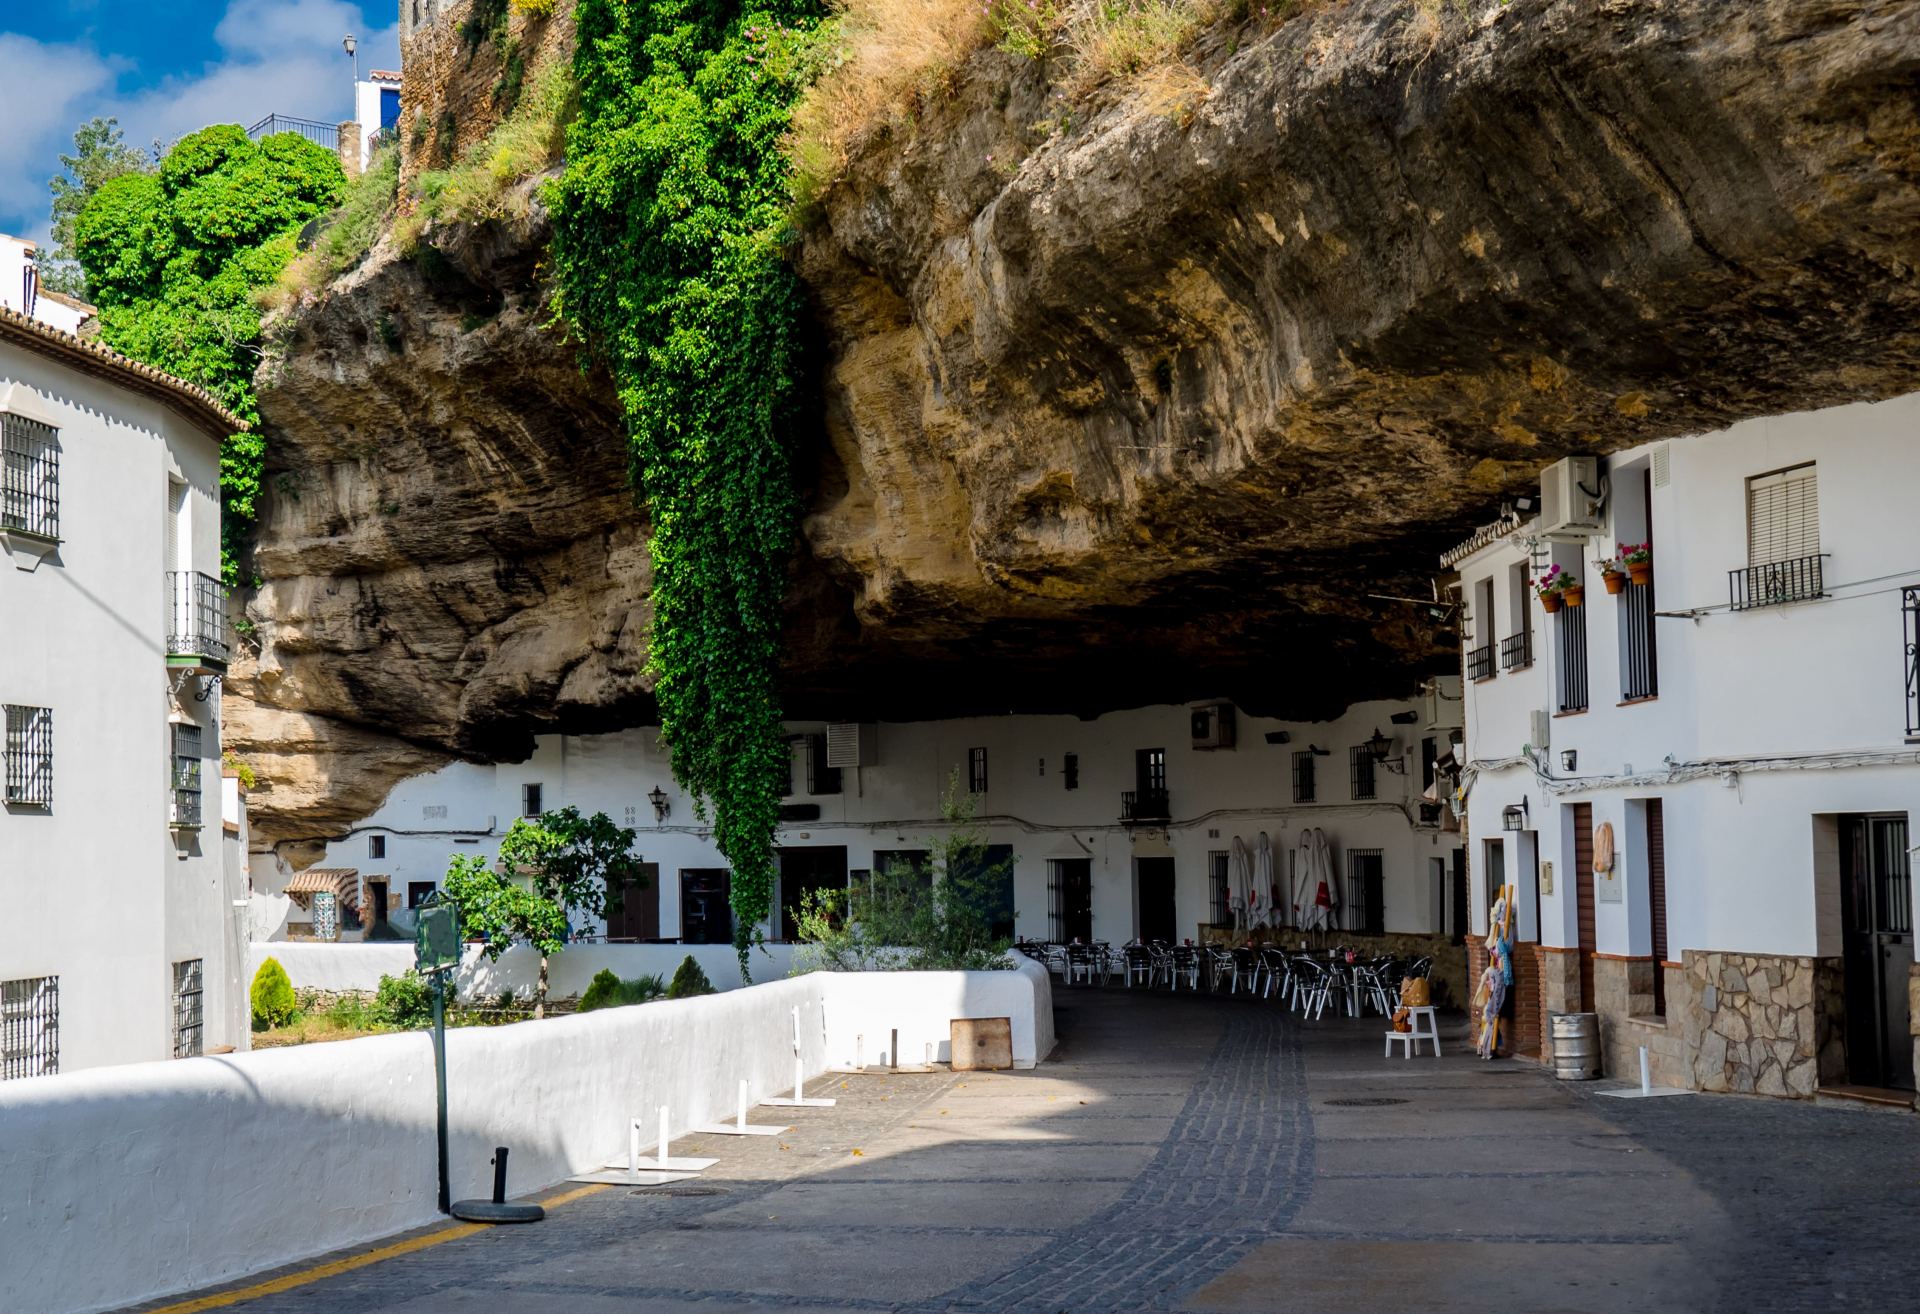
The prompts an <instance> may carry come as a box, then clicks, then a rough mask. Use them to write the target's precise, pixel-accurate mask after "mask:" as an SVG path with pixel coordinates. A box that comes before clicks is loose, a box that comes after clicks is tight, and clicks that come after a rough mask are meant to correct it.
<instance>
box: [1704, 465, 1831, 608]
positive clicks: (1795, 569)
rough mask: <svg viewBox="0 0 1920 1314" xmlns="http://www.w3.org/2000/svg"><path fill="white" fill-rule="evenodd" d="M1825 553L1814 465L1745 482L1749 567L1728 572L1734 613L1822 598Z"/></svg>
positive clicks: (1794, 468) (1729, 590) (1777, 471)
mask: <svg viewBox="0 0 1920 1314" xmlns="http://www.w3.org/2000/svg"><path fill="white" fill-rule="evenodd" d="M1825 557H1826V554H1825V553H1823V552H1821V551H1820V493H1819V484H1818V482H1817V480H1816V479H1815V468H1814V466H1813V464H1812V463H1808V464H1806V465H1797V466H1794V467H1793V468H1791V469H1788V470H1775V471H1773V472H1772V473H1771V474H1764V475H1755V476H1754V477H1753V478H1751V479H1749V480H1747V566H1746V569H1744V570H1734V571H1729V572H1728V573H1727V574H1728V595H1729V602H1730V604H1731V606H1732V607H1733V609H1734V610H1735V611H1745V610H1748V609H1749V608H1752V607H1776V606H1779V605H1781V604H1782V603H1787V602H1800V601H1804V600H1805V599H1808V598H1818V597H1823V596H1824V579H1823V575H1824V573H1825V572H1824V570H1823V564H1824V561H1825Z"/></svg>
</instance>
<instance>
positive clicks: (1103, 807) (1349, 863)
mask: <svg viewBox="0 0 1920 1314" xmlns="http://www.w3.org/2000/svg"><path fill="white" fill-rule="evenodd" d="M1455 692H1456V693H1457V690H1456V691H1455ZM1433 705H1434V706H1436V707H1439V708H1442V709H1446V710H1445V711H1443V713H1442V716H1441V718H1440V719H1441V720H1443V721H1445V722H1457V710H1458V708H1459V703H1458V701H1457V700H1456V701H1452V702H1447V701H1445V700H1433ZM1223 722H1224V723H1225V724H1226V725H1227V726H1229V727H1231V729H1230V731H1229V732H1228V734H1227V735H1222V733H1221V731H1220V726H1221V724H1222V723H1223ZM788 729H789V731H790V732H791V736H792V739H791V742H792V743H793V746H794V756H793V768H792V770H793V776H792V781H791V794H790V796H789V800H788V817H789V818H790V819H789V820H788V822H787V824H786V825H785V826H784V827H783V829H782V831H781V832H780V834H779V836H778V843H779V845H780V861H781V888H780V894H779V897H778V899H777V906H780V907H782V908H783V909H786V908H791V906H793V905H794V904H796V903H797V902H798V899H799V895H800V892H801V891H802V890H804V889H806V888H808V887H811V886H823V885H824V886H844V885H845V884H846V883H847V881H848V879H849V875H850V873H856V872H860V871H863V870H864V871H871V870H874V869H876V868H880V869H884V868H885V867H886V866H887V865H888V863H889V856H890V855H892V856H894V857H896V858H898V859H899V860H900V861H902V862H906V863H910V864H911V863H914V862H917V861H919V860H922V858H923V855H924V853H925V851H926V850H927V848H928V837H930V836H938V835H941V834H944V833H946V832H947V830H948V827H946V826H944V825H942V824H941V822H940V819H939V818H940V812H939V804H940V797H941V793H942V791H943V790H945V789H946V788H947V787H948V785H949V783H950V782H951V780H952V779H953V778H954V777H953V773H954V772H955V771H956V770H957V771H958V772H959V781H960V784H961V788H962V789H963V790H964V789H967V788H968V787H970V786H971V787H973V789H974V792H975V793H977V794H978V795H979V811H978V823H979V825H980V826H981V828H982V829H984V830H985V832H986V834H987V841H988V844H989V845H990V846H991V847H990V849H989V854H988V856H989V859H990V860H991V861H993V862H995V863H998V862H1000V861H1002V860H1004V859H1007V858H1011V859H1012V860H1013V876H1012V886H1011V889H1010V890H1008V891H1007V893H1006V897H1005V900H1004V904H1005V906H1006V908H1007V910H1008V911H1009V913H1011V914H1012V916H1011V917H1010V926H1009V927H1008V930H1009V932H1010V933H1012V934H1016V935H1023V936H1026V937H1027V938H1030V939H1052V940H1062V939H1066V940H1070V939H1073V938H1075V937H1078V938H1081V939H1083V940H1105V941H1108V942H1110V943H1113V944H1116V945H1117V944H1121V943H1124V942H1126V941H1128V940H1131V939H1134V938H1135V937H1144V938H1147V939H1162V940H1168V941H1173V942H1177V941H1179V940H1184V939H1199V938H1201V937H1202V936H1203V935H1204V934H1205V933H1206V932H1205V930H1204V929H1203V928H1207V927H1212V926H1215V925H1219V924H1223V923H1230V922H1231V920H1232V918H1231V913H1230V912H1229V910H1228V909H1227V908H1226V906H1225V902H1224V900H1225V894H1226V891H1225V889H1224V885H1225V878H1226V877H1227V875H1228V873H1229V868H1228V862H1227V855H1228V854H1229V853H1230V852H1231V849H1232V844H1233V840H1234V838H1235V837H1236V836H1238V837H1241V838H1243V839H1244V840H1245V841H1246V842H1247V844H1248V845H1249V847H1250V848H1251V847H1253V846H1256V845H1257V843H1258V839H1259V836H1260V834H1261V833H1262V832H1265V833H1266V835H1267V836H1268V841H1269V846H1270V848H1271V849H1273V850H1274V851H1275V854H1276V863H1275V874H1276V877H1277V878H1278V879H1279V882H1280V883H1281V884H1282V885H1283V886H1285V887H1286V892H1283V895H1282V902H1283V904H1290V902H1291V899H1292V894H1291V881H1290V876H1289V872H1290V870H1291V865H1290V860H1291V859H1292V858H1293V857H1294V856H1295V846H1296V845H1297V844H1298V842H1299V839H1300V835H1301V831H1302V828H1312V827H1318V828H1320V829H1321V830H1322V831H1323V832H1324V833H1325V835H1326V837H1327V839H1328V841H1329V842H1330V844H1331V846H1332V849H1333V856H1334V862H1335V868H1336V870H1337V872H1338V873H1339V875H1340V877H1341V878H1342V881H1341V888H1340V889H1339V890H1337V891H1336V892H1335V893H1336V895H1337V896H1338V898H1339V902H1340V903H1341V905H1342V907H1341V909H1340V910H1339V915H1338V919H1337V920H1338V922H1339V924H1340V925H1341V926H1342V927H1345V928H1348V932H1347V933H1343V934H1341V935H1340V936H1339V937H1337V938H1339V939H1342V940H1346V941H1354V942H1358V941H1359V940H1361V939H1362V938H1364V937H1365V936H1366V935H1368V934H1370V933H1371V934H1380V935H1388V936H1392V935H1408V936H1427V937H1432V936H1436V935H1440V936H1444V935H1445V934H1446V933H1447V932H1451V931H1453V930H1454V929H1456V928H1455V927H1454V926H1453V925H1451V924H1450V922H1449V918H1450V917H1452V916H1453V912H1452V909H1453V905H1454V900H1453V899H1452V898H1450V897H1444V896H1445V895H1446V892H1447V889H1448V886H1449V882H1450V881H1451V879H1452V877H1453V873H1454V872H1455V871H1456V870H1458V871H1459V873H1460V890H1461V900H1460V902H1461V903H1462V905H1464V888H1465V886H1464V876H1465V871H1464V864H1463V863H1462V862H1461V861H1460V860H1459V858H1458V857H1457V856H1456V846H1457V844H1458V836H1457V834H1451V833H1449V834H1443V833H1441V831H1440V828H1439V825H1438V824H1437V818H1438V816H1439V814H1440V812H1441V809H1440V808H1439V807H1437V806H1432V805H1429V806H1427V807H1426V808H1425V809H1424V814H1425V816H1426V817H1428V818H1429V819H1430V820H1428V821H1427V822H1425V823H1423V822H1422V815H1423V808H1422V805H1421V803H1420V800H1419V798H1418V795H1419V794H1420V792H1421V790H1422V787H1423V776H1422V763H1423V762H1424V761H1431V760H1432V758H1433V756H1435V755H1436V754H1438V755H1440V756H1444V755H1445V752H1446V748H1447V731H1446V729H1445V728H1444V726H1439V725H1435V724H1434V722H1433V718H1431V717H1430V716H1429V713H1428V710H1427V705H1426V704H1425V703H1423V704H1421V705H1418V706H1416V705H1412V704H1407V703H1387V702H1375V703H1362V704H1358V705H1356V706H1355V707H1353V708H1351V709H1349V711H1348V712H1347V714H1346V715H1345V716H1343V717H1342V718H1341V719H1339V720H1337V721H1332V722H1319V723H1291V722H1281V721H1272V720H1264V719H1259V718H1253V717H1247V716H1236V715H1235V714H1234V709H1233V708H1232V707H1231V706H1226V707H1225V708H1224V710H1223V709H1222V706H1221V705H1218V704H1203V705H1200V706H1198V707H1185V706H1158V707H1145V708H1139V709H1135V710H1132V711H1125V712H1114V713H1110V714H1108V715H1106V716H1103V717H1100V718H1099V719H1098V720H1094V721H1082V720H1080V719H1078V718H1077V717H1072V716H1006V717H992V718H980V719H968V720H952V721H934V722H917V723H910V724H881V725H877V726H865V727H851V726H849V727H845V728H844V731H845V733H846V736H847V738H846V740H845V744H844V748H843V749H842V750H840V751H841V752H844V753H846V754H848V755H851V758H852V760H859V761H863V762H864V763H865V764H866V765H862V766H851V765H849V766H844V767H837V768H836V767H833V766H831V765H830V764H829V761H828V757H829V750H828V742H829V741H828V737H827V735H828V727H827V726H826V725H824V724H822V723H802V722H794V723H790V724H789V726H788ZM1196 733H1197V734H1198V735H1199V736H1200V738H1199V741H1198V742H1199V743H1201V744H1206V743H1208V742H1211V741H1217V740H1219V739H1221V738H1226V739H1227V741H1228V745H1229V746H1222V747H1210V748H1196V747H1194V746H1192V745H1193V744H1194V743H1195V738H1194V737H1195V735H1196ZM1376 734H1377V735H1379V736H1380V746H1379V749H1378V751H1380V752H1383V753H1384V754H1385V760H1384V761H1382V762H1378V763H1376V762H1375V761H1374V760H1373V754H1374V751H1375V750H1370V749H1368V748H1367V747H1366V745H1367V743H1368V741H1369V740H1372V739H1374V737H1375V735H1376ZM835 757H836V760H848V759H844V758H840V757H839V753H838V752H836V754H835ZM656 790H657V791H659V800H660V804H661V805H663V810H662V814H661V815H656V806H655V804H654V802H653V801H652V799H651V797H650V796H651V795H653V794H654V791H656ZM567 806H574V807H578V808H580V809H581V810H582V811H584V812H587V813H592V812H605V813H606V814H607V815H608V816H610V817H611V818H613V820H614V821H615V822H617V823H619V824H621V825H625V826H631V827H634V828H635V829H636V830H638V832H639V844H638V847H639V848H640V850H641V852H642V854H643V855H644V858H645V861H646V864H647V867H648V869H649V871H650V872H651V873H652V875H653V876H654V877H655V880H654V884H653V889H652V891H651V892H649V893H648V894H646V895H643V896H641V897H640V898H638V899H631V898H630V899H629V900H628V905H629V906H628V908H627V909H626V910H625V911H624V913H623V914H622V915H621V916H620V917H619V918H617V919H616V921H615V924H614V925H613V926H611V927H608V928H606V929H607V930H608V931H609V932H610V933H611V934H612V935H613V936H614V937H615V938H642V939H648V938H660V939H680V940H684V941H687V942H693V943H712V942H719V941H727V940H731V938H732V922H731V918H730V916H729V914H728V913H727V911H726V898H725V893H726V881H727V873H726V862H725V860H724V859H722V858H721V856H720V854H719V852H718V851H717V850H716V849H715V848H714V846H713V843H712V840H711V837H710V832H709V830H708V828H707V827H705V826H703V825H702V824H700V823H699V821H698V820H697V819H696V818H695V817H694V816H693V811H692V805H691V803H690V801H689V800H688V798H687V797H686V796H685V795H684V794H683V793H682V792H681V791H680V790H679V789H678V788H677V786H676V785H675V784H674V781H673V778H672V772H671V770H670V767H669V764H668V761H667V756H666V754H665V753H664V752H663V751H661V749H660V746H659V738H658V731H656V730H652V729H637V730H629V731H624V732H621V733H617V734H607V735H587V736H578V735H547V736H543V737H541V738H540V739H539V741H538V747H537V749H536V751H535V753H534V755H533V756H532V758H530V759H529V760H528V761H526V762H523V763H519V764H515V765H501V766H476V765H472V764H466V763H457V764H454V765H452V766H448V767H446V768H444V769H442V770H440V771H438V772H435V773H433V774H431V775H427V776H421V777H417V778H415V779H413V780H409V781H406V782H404V783H402V784H400V785H398V786H396V787H395V789H394V791H393V793H392V795H391V796H390V797H389V798H388V799H387V801H386V803H385V805H384V806H383V807H382V808H381V809H380V811H379V812H377V813H375V814H374V815H373V816H371V817H369V818H367V819H366V821H364V822H362V823H361V824H360V825H359V826H357V827H356V828H355V829H354V831H353V832H352V834H350V835H348V836H347V837H345V838H342V839H339V840H336V841H334V842H333V843H332V844H331V845H330V846H329V847H328V850H327V853H326V856H325V857H324V859H322V860H321V862H320V863H319V864H318V865H317V867H315V868H313V869H310V870H309V871H307V872H300V873H294V872H291V871H290V870H287V869H286V868H284V867H283V866H282V865H281V864H280V863H279V862H278V861H277V860H276V859H275V858H274V857H273V855H271V854H262V855H256V857H255V869H254V889H255V891H256V894H255V906H256V912H255V918H254V934H255V936H256V938H262V939H264V938H273V939H281V938H285V937H287V936H288V935H296V936H301V937H305V936H308V935H312V934H314V933H315V931H314V917H315V913H314V908H315V905H316V902H317V900H316V898H315V896H316V895H318V896H321V897H322V899H324V896H326V895H327V894H329V893H332V894H334V895H335V896H336V901H335V906H336V907H341V906H345V905H346V904H348V903H352V904H355V905H357V906H356V907H355V908H354V909H353V910H352V911H351V912H350V913H349V914H348V919H349V921H352V922H357V923H359V924H360V925H361V927H362V928H363V931H364V930H365V929H366V928H369V927H371V926H372V925H373V924H374V923H375V922H376V921H377V920H378V919H379V917H380V916H381V909H382V907H383V905H384V907H385V909H386V910H387V911H388V912H393V911H395V910H401V909H405V908H408V907H411V906H412V905H414V904H416V903H418V902H419V900H420V899H422V898H424V897H425V896H426V895H427V894H429V893H431V892H432V891H433V890H434V888H435V887H436V885H437V883H438V881H439V879H440V878H441V877H442V876H443V875H444V873H445V872H446V869H447V862H448V858H449V856H450V855H451V854H455V853H485V854H489V855H491V854H493V853H494V852H495V851H496V850H497V848H498V845H499V841H500V837H501V836H502V835H503V834H504V833H505V831H506V829H507V827H508V826H510V825H511V824H512V822H513V820H514V818H516V817H519V816H523V815H533V814H537V813H539V812H541V811H552V810H556V809H559V808H562V807H567ZM1129 809H1130V810H1131V811H1132V813H1133V814H1134V820H1132V821H1131V822H1127V821H1123V820H1122V817H1123V811H1126V810H1129ZM318 873H325V874H324V875H320V874H318ZM289 886H291V887H292V888H291V890H290V889H289ZM323 920H324V917H323ZM401 920H402V922H403V923H404V922H405V921H406V919H405V918H404V916H403V917H402V918H401ZM1285 920H1287V921H1293V920H1295V919H1294V918H1293V917H1292V916H1291V915H1289V916H1287V917H1286V918H1285ZM590 929H595V930H597V929H600V928H598V927H595V928H590ZM763 929H764V932H765V933H766V934H767V936H768V937H769V938H772V939H787V938H790V937H791V936H792V934H793V926H792V922H791V919H790V917H789V916H786V915H783V916H782V918H781V920H780V924H778V925H770V926H767V927H765V928H763ZM355 934H356V933H354V932H351V931H350V932H347V933H346V936H345V938H355ZM1455 956H1456V957H1458V956H1459V955H1458V951H1455Z"/></svg>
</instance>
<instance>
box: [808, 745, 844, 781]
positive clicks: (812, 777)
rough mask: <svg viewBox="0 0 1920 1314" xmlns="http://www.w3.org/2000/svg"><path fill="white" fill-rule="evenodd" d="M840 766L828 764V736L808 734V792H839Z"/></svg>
mask: <svg viewBox="0 0 1920 1314" xmlns="http://www.w3.org/2000/svg"><path fill="white" fill-rule="evenodd" d="M839 792H840V768H839V767H837V766H828V765H827V737H826V735H824V734H817V735H808V736H807V793H809V794H838V793H839Z"/></svg>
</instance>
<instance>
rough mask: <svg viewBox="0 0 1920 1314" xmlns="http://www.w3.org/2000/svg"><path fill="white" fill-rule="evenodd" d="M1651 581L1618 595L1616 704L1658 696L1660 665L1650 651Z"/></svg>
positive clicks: (1653, 648) (1630, 587) (1651, 650)
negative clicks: (1618, 663)
mask: <svg viewBox="0 0 1920 1314" xmlns="http://www.w3.org/2000/svg"><path fill="white" fill-rule="evenodd" d="M1653 613H1654V603H1653V580H1652V579H1651V578H1649V579H1648V580H1647V582H1646V583H1645V584H1633V585H1630V586H1628V587H1627V588H1626V589H1625V590H1623V591H1622V592H1621V594H1620V656H1621V659H1622V660H1621V662H1620V701H1621V702H1626V703H1630V702H1633V701H1634V700H1635V699H1637V698H1652V697H1655V696H1656V695H1658V694H1659V692H1660V664H1659V662H1658V660H1657V657H1658V652H1657V651H1656V649H1655V647H1654V633H1653Z"/></svg>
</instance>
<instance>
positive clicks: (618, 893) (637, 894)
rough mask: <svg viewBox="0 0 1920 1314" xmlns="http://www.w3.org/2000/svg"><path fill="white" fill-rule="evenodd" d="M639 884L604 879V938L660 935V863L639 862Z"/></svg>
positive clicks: (638, 939)
mask: <svg viewBox="0 0 1920 1314" xmlns="http://www.w3.org/2000/svg"><path fill="white" fill-rule="evenodd" d="M640 880H641V882H643V883H641V884H628V885H621V884H619V883H617V882H614V881H609V882H607V939H609V940H632V941H646V940H658V939H659V938H660V864H659V863H657V862H643V863H641V864H640Z"/></svg>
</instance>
